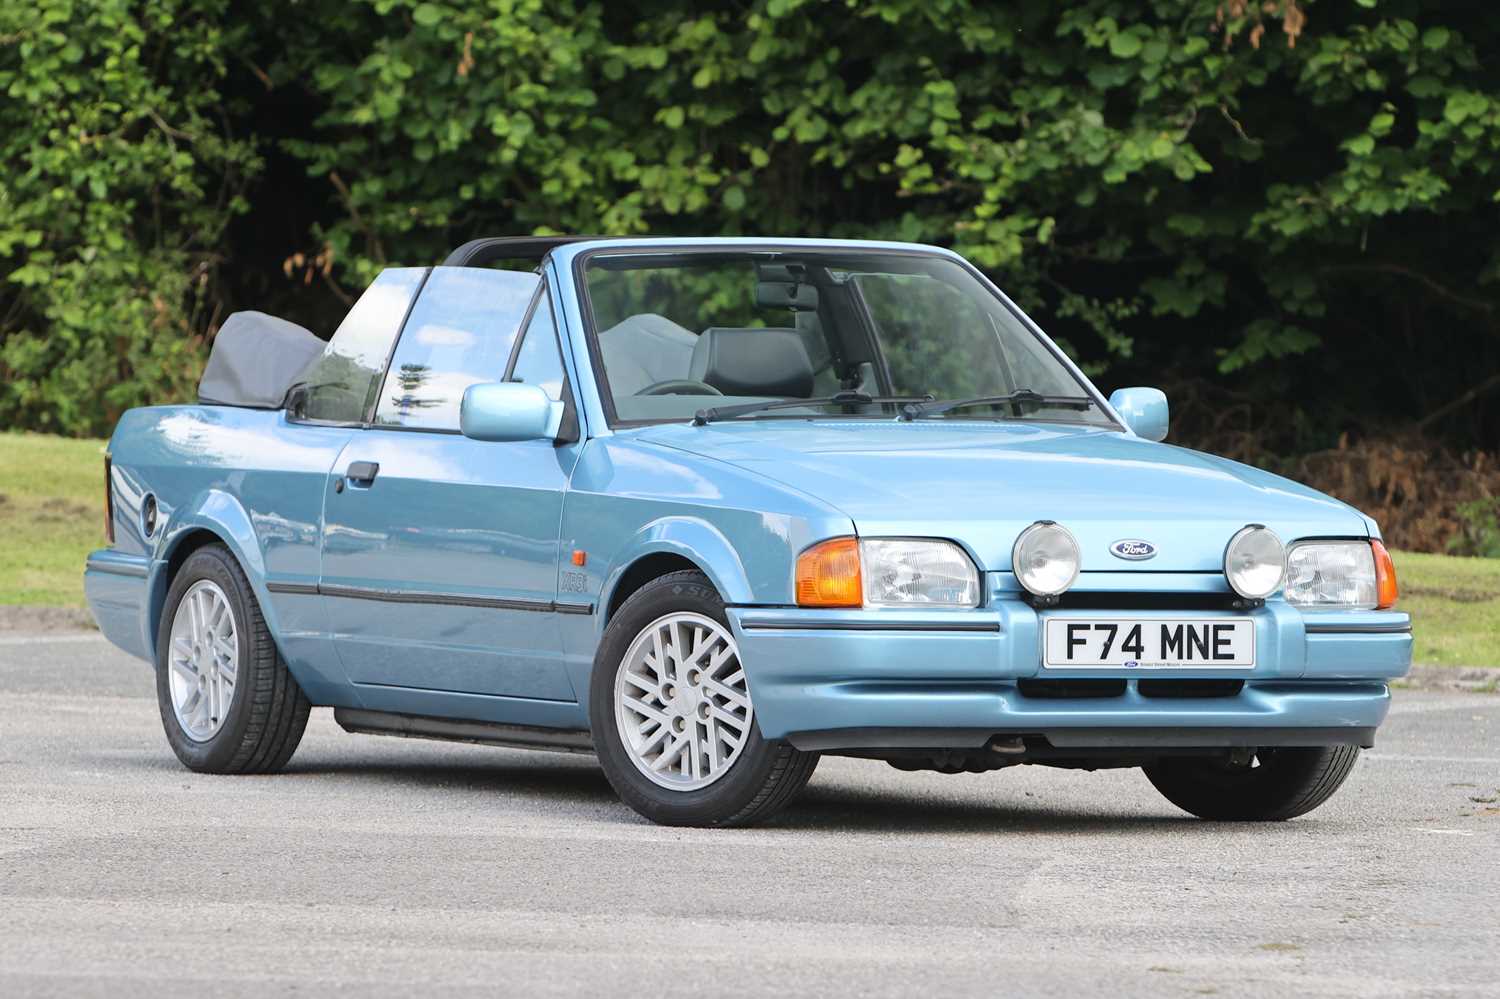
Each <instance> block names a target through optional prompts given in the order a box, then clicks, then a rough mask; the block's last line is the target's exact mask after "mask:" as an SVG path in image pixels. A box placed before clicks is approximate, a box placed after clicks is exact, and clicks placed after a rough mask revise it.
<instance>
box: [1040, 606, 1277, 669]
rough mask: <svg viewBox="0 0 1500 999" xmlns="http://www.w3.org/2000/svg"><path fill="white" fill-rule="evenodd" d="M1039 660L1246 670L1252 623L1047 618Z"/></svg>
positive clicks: (1056, 664) (1052, 664)
mask: <svg viewBox="0 0 1500 999" xmlns="http://www.w3.org/2000/svg"><path fill="white" fill-rule="evenodd" d="M1042 661H1043V663H1044V665H1045V666H1046V667H1047V668H1048V669H1066V668H1069V667H1072V668H1091V669H1098V668H1101V667H1104V668H1108V667H1118V668H1120V669H1163V668H1172V667H1186V666H1191V667H1194V668H1204V667H1207V668H1210V669H1213V668H1221V669H1249V668H1252V667H1254V665H1255V622H1254V621H1252V620H1250V619H1249V618H1247V617H1233V618H1224V617H1219V618H1199V619H1197V620H1192V621H1188V620H1177V621H1173V620H1163V619H1161V618H1088V619H1083V618H1051V619H1049V620H1048V621H1047V631H1046V641H1045V646H1044V650H1043V659H1042Z"/></svg>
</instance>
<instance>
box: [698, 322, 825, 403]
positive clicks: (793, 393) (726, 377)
mask: <svg viewBox="0 0 1500 999" xmlns="http://www.w3.org/2000/svg"><path fill="white" fill-rule="evenodd" d="M688 377H689V378H693V379H696V380H697V381H700V382H707V383H708V384H710V385H712V386H713V387H714V388H716V389H718V390H719V391H720V392H723V393H724V394H725V395H770V396H787V397H790V398H793V399H806V398H808V397H810V396H811V395H812V391H813V366H812V360H811V359H810V358H809V357H808V356H807V347H806V346H805V345H804V344H803V342H802V334H801V333H799V332H798V331H797V330H790V329H774V328H773V329H758V328H756V329H738V328H733V327H728V326H710V327H709V328H708V329H706V330H704V331H703V335H702V336H700V337H698V342H697V343H696V344H694V346H693V365H692V370H691V372H690V373H689V375H688Z"/></svg>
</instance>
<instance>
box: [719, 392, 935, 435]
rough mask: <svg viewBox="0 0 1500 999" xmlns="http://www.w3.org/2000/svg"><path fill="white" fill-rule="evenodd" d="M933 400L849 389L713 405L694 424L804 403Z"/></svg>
mask: <svg viewBox="0 0 1500 999" xmlns="http://www.w3.org/2000/svg"><path fill="white" fill-rule="evenodd" d="M932 401H933V400H932V396H930V395H867V394H866V393H864V392H858V391H854V390H845V391H843V392H835V393H834V394H833V395H828V396H823V397H822V398H818V399H769V400H767V401H765V402H745V403H741V404H739V405H738V406H711V407H709V408H708V409H700V410H698V412H697V413H695V414H694V415H693V426H695V427H701V426H703V425H704V424H705V423H708V422H709V421H710V420H728V419H732V418H733V417H736V416H745V415H747V414H749V413H763V412H765V411H766V410H768V409H800V408H801V407H803V406H873V405H876V404H879V403H908V404H911V405H920V404H922V403H930V402H932Z"/></svg>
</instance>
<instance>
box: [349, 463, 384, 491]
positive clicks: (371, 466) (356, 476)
mask: <svg viewBox="0 0 1500 999" xmlns="http://www.w3.org/2000/svg"><path fill="white" fill-rule="evenodd" d="M379 474H380V463H379V462H375V461H354V462H350V463H349V470H348V471H346V472H345V473H344V475H345V477H346V478H348V480H349V481H350V482H351V483H353V484H354V485H356V486H368V485H370V484H371V483H373V482H374V481H375V476H377V475H379Z"/></svg>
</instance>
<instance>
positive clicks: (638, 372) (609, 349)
mask: <svg viewBox="0 0 1500 999" xmlns="http://www.w3.org/2000/svg"><path fill="white" fill-rule="evenodd" d="M697 342H698V335H697V334H696V333H694V332H693V331H692V330H689V329H685V328H683V327H681V326H679V325H677V324H676V323H674V322H672V320H670V319H668V318H667V317H666V316H659V315H657V314H656V313H654V312H642V313H639V314H637V315H634V316H629V317H627V318H625V319H622V320H620V321H619V322H618V323H615V325H613V326H611V327H610V328H609V329H607V330H604V331H603V332H601V333H600V334H599V353H600V354H602V355H603V357H604V370H605V371H606V372H607V373H608V374H609V385H610V389H611V390H612V391H613V392H614V394H615V395H616V396H624V395H636V394H637V393H639V392H640V391H641V389H643V388H646V387H647V386H648V385H655V384H656V383H657V382H665V381H671V380H673V379H678V378H687V377H689V375H688V369H689V367H690V366H691V364H692V358H693V345H694V344H696V343H697Z"/></svg>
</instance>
